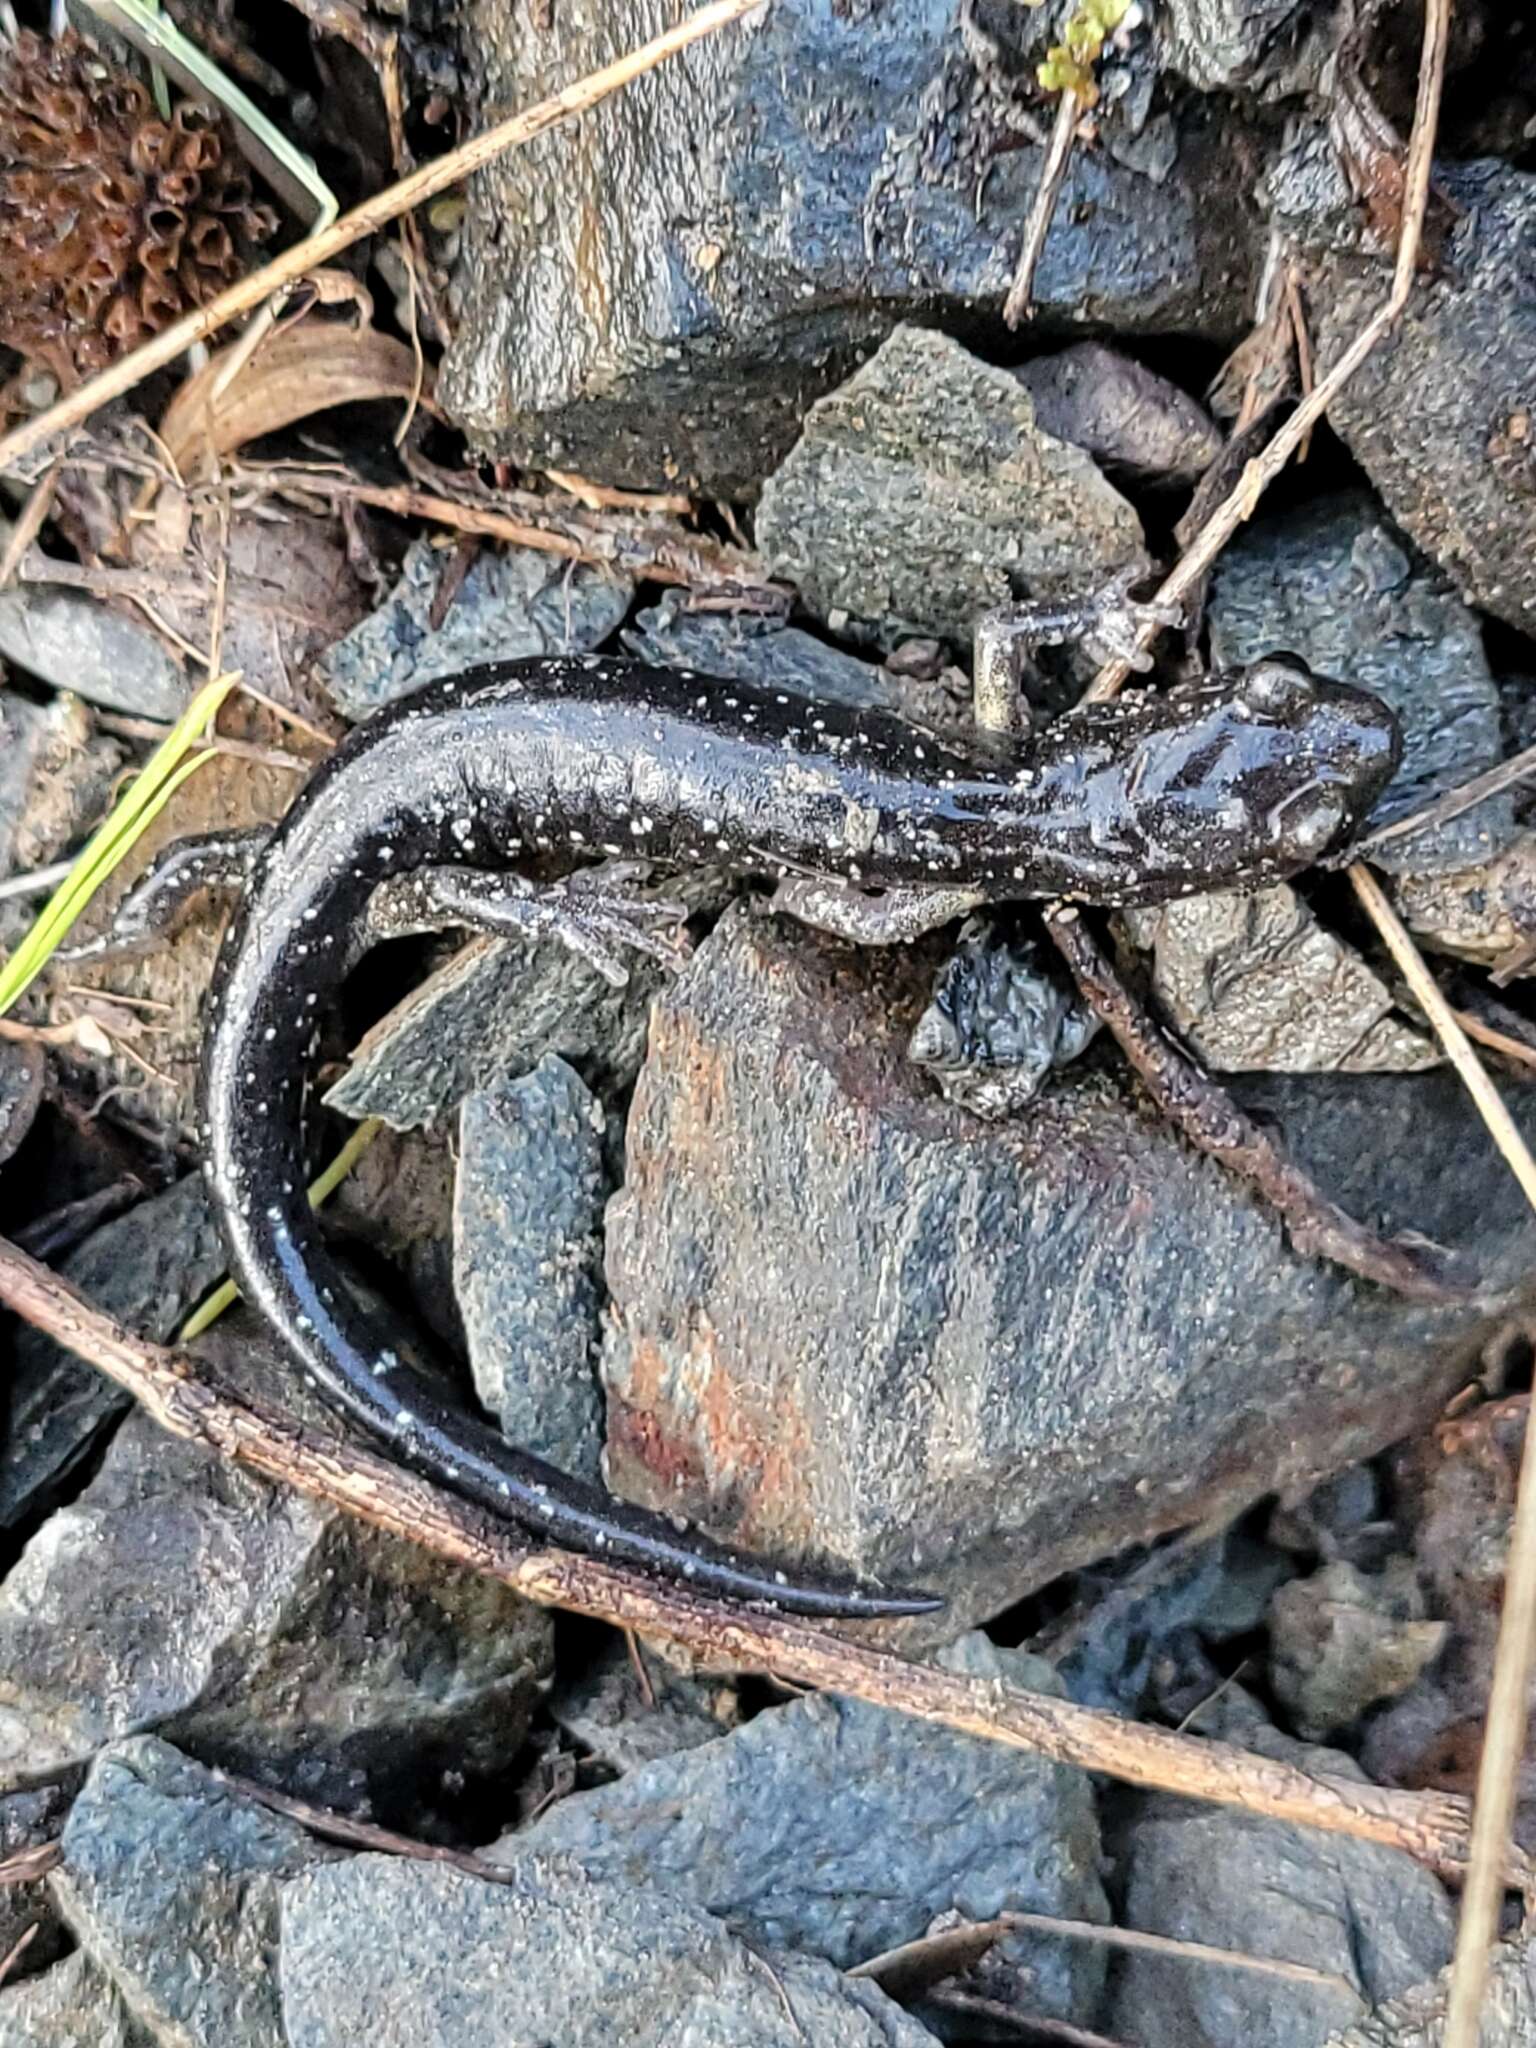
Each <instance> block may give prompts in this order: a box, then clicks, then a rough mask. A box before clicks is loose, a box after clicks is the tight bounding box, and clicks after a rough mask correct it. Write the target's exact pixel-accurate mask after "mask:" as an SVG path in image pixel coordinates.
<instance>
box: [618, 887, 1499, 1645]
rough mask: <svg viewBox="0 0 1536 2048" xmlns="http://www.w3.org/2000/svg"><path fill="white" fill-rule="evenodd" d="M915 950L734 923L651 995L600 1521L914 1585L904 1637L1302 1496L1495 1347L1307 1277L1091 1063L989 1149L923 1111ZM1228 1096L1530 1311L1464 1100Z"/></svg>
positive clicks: (1319, 1271)
mask: <svg viewBox="0 0 1536 2048" xmlns="http://www.w3.org/2000/svg"><path fill="white" fill-rule="evenodd" d="M937 957H938V953H937V949H936V948H935V949H934V950H933V951H927V950H925V949H922V948H911V949H904V957H901V958H889V957H881V956H880V955H878V954H877V953H874V952H866V953H862V954H861V953H857V952H855V951H853V950H852V949H849V948H845V947H841V946H838V945H837V944H835V943H833V942H830V941H823V940H818V939H817V938H815V937H814V936H812V935H810V934H808V933H806V932H804V931H802V930H799V929H797V928H792V927H790V926H788V925H787V924H784V923H781V922H779V921H776V920H772V919H768V918H761V917H759V918H755V919H753V918H748V917H745V916H743V915H740V914H733V915H732V916H730V917H728V918H727V919H726V920H724V921H723V923H722V924H721V926H720V927H719V928H717V930H716V932H715V934H714V935H713V936H712V937H711V939H709V940H708V941H707V942H706V943H705V944H704V945H703V946H702V947H701V948H700V950H699V952H698V954H697V955H696V957H695V959H694V961H693V962H692V964H691V965H690V966H689V968H688V969H687V970H686V971H685V972H684V973H683V974H682V975H681V976H680V977H679V978H678V979H677V980H676V981H675V982H674V983H673V984H672V985H671V986H670V988H668V989H667V990H666V991H665V992H664V993H663V995H662V996H661V997H660V999H659V1000H658V1002H657V1004H656V1007H655V1010H654V1012H653V1020H652V1033H651V1051H650V1057H649V1059H648V1060H647V1063H646V1066H645V1068H644V1070H643V1072H642V1074H641V1078H640V1081H639V1084H638V1086H637V1088H636V1092H635V1098H634V1105H633V1110H632V1114H631V1118H630V1124H629V1131H628V1171H627V1177H626V1182H625V1186H624V1188H623V1190H622V1192H621V1193H620V1194H619V1195H618V1197H617V1198H616V1199H615V1200H614V1202H613V1203H612V1204H610V1207H609V1211H608V1229H607V1270H608V1281H609V1289H610V1295H611V1299H612V1307H613V1326H612V1329H611V1331H610V1335H609V1341H608V1344H607V1347H606V1351H605V1363H604V1372H605V1378H606V1380H607V1384H608V1387H609V1394H610V1399H609V1408H608V1463H609V1473H610V1478H611V1479H612V1481H613V1482H614V1483H615V1484H616V1485H617V1486H618V1488H619V1489H620V1490H621V1491H622V1492H624V1493H626V1494H629V1495H631V1496H633V1497H635V1498H637V1499H642V1500H644V1501H646V1502H648V1503H649V1504H651V1505H653V1506H656V1507H660V1508H664V1509H668V1510H672V1511H677V1512H682V1513H684V1514H687V1515H689V1516H690V1517H695V1518H697V1519H699V1520H701V1521H704V1522H706V1523H707V1524H709V1525H710V1526H711V1527H712V1528H713V1529H714V1530H715V1531H716V1532H717V1533H719V1534H722V1535H726V1536H728V1537H730V1538H731V1539H732V1540H733V1541H736V1542H739V1543H741V1544H744V1545H745V1546H747V1547H750V1548H755V1549H758V1550H761V1551H765V1552H768V1553H770V1554H773V1555H776V1556H782V1557H786V1558H805V1557H817V1556H820V1557H823V1558H830V1559H833V1560H836V1561H838V1562H839V1563H841V1564H843V1565H846V1566H853V1567H856V1568H857V1569H859V1570H861V1571H865V1572H868V1573H871V1574H873V1575H875V1576H877V1577H881V1578H884V1579H886V1580H888V1581H890V1582H894V1583H901V1584H909V1585H931V1586H933V1587H934V1588H935V1589H936V1590H937V1591H940V1592H942V1593H944V1594H946V1595H947V1596H948V1597H949V1600H950V1603H951V1604H950V1606H949V1607H948V1609H947V1610H946V1611H945V1613H944V1614H943V1615H942V1616H940V1617H939V1618H938V1620H937V1622H936V1623H930V1624H927V1625H926V1629H927V1633H928V1636H929V1638H930V1639H932V1638H933V1637H934V1636H935V1635H936V1634H937V1633H939V1632H942V1633H945V1634H947V1635H955V1634H958V1633H959V1632H960V1631H961V1630H962V1629H964V1628H965V1627H967V1626H969V1625H970V1624H972V1623H973V1622H975V1621H977V1620H979V1619H982V1618H985V1617H986V1616H989V1615H991V1614H994V1613H996V1612H998V1611H999V1610H1000V1609H1002V1608H1004V1607H1006V1606H1008V1605H1009V1604H1010V1603H1011V1602H1013V1601H1015V1600H1017V1599H1019V1598H1021V1597H1022V1596H1023V1595H1025V1594H1026V1593H1028V1592H1029V1591H1031V1590H1032V1589H1033V1588H1036V1587H1038V1586H1040V1585H1042V1584H1044V1583H1046V1582H1047V1581H1049V1580H1050V1579H1052V1578H1055V1577H1056V1576H1057V1575H1058V1574H1059V1573H1061V1572H1063V1571H1066V1570H1069V1569H1071V1568H1073V1567H1076V1566H1079V1565H1082V1564H1085V1563H1087V1562H1090V1561H1092V1560H1094V1559H1097V1558H1101V1557H1103V1556H1105V1555H1107V1554H1109V1553H1110V1552H1113V1551H1115V1550H1117V1549H1120V1548H1123V1547H1124V1546H1126V1545H1129V1544H1132V1543H1137V1542H1143V1541H1146V1540H1148V1539H1150V1538H1151V1537H1153V1536H1155V1535H1158V1534H1160V1533H1162V1532H1165V1531H1167V1530H1170V1529H1174V1528H1178V1527H1182V1526H1186V1525H1190V1524H1193V1523H1195V1522H1197V1521H1200V1520H1202V1519H1204V1518H1205V1517H1207V1516H1228V1515H1231V1514H1233V1513H1235V1512H1236V1511H1237V1510H1238V1509H1239V1508H1241V1507H1242V1506H1244V1505H1246V1504H1247V1503H1248V1502H1251V1501H1253V1500H1255V1499H1257V1498H1259V1497H1261V1496H1262V1495H1264V1494H1267V1493H1271V1492H1274V1491H1276V1490H1279V1491H1281V1492H1285V1493H1295V1494H1297V1495H1300V1494H1303V1493H1306V1492H1308V1491H1310V1490H1311V1488H1312V1487H1313V1486H1314V1485H1315V1484H1316V1483H1317V1482H1318V1481H1319V1480H1320V1479H1322V1478H1323V1477H1325V1476H1326V1475H1328V1474H1329V1473H1332V1472H1334V1471H1337V1470H1339V1469H1340V1468H1342V1467H1343V1466H1345V1465H1348V1464H1351V1463H1353V1462H1355V1461H1356V1460H1358V1459H1360V1458H1363V1457H1365V1456H1367V1455H1369V1454H1371V1453H1372V1452H1374V1451H1376V1450H1378V1449H1380V1448H1381V1447H1382V1446H1383V1445H1385V1444H1388V1443H1390V1442H1393V1441H1395V1440H1396V1439H1398V1438H1401V1437H1403V1436H1405V1435H1407V1434H1408V1433H1409V1432H1411V1431H1412V1430H1413V1429H1414V1428H1415V1427H1416V1426H1418V1425H1419V1424H1421V1423H1423V1422H1426V1421H1427V1420H1428V1419H1429V1418H1430V1416H1432V1415H1433V1414H1434V1413H1435V1411H1436V1409H1437V1408H1438V1406H1439V1404H1440V1402H1441V1401H1442V1400H1443V1398H1444V1397H1445V1395H1446V1394H1447V1393H1448V1392H1449V1391H1450V1390H1451V1389H1452V1388H1453V1387H1454V1386H1456V1385H1457V1384H1459V1383H1460V1381H1461V1380H1462V1379H1463V1378H1464V1377H1465V1374H1466V1367H1465V1365H1464V1364H1463V1362H1462V1361H1463V1360H1464V1359H1465V1357H1466V1356H1467V1350H1468V1347H1469V1346H1471V1345H1473V1344H1475V1343H1476V1342H1477V1341H1478V1338H1479V1334H1480V1332H1481V1331H1482V1329H1483V1327H1484V1319H1483V1318H1482V1317H1481V1316H1480V1314H1479V1313H1478V1312H1476V1311H1475V1310H1469V1309H1455V1308H1430V1307H1426V1306H1424V1305H1421V1304H1411V1303H1407V1302H1404V1301H1402V1300H1401V1299H1399V1298H1397V1297H1396V1296H1394V1295H1391V1294H1389V1293H1387V1292H1386V1291H1385V1290H1382V1289H1379V1288H1376V1287H1373V1286H1371V1285H1368V1284H1366V1283H1363V1282H1360V1281H1356V1280H1354V1279H1352V1278H1351V1277H1349V1276H1348V1275H1346V1274H1344V1273H1342V1272H1341V1271H1339V1270H1338V1269H1337V1268H1335V1267H1333V1266H1331V1265H1326V1264H1323V1263H1320V1262H1314V1261H1311V1260H1308V1259H1304V1258H1301V1257H1298V1256H1297V1255H1296V1254H1295V1253H1294V1252H1292V1251H1291V1250H1290V1248H1289V1246H1288V1245H1287V1242H1286V1239H1285V1236H1284V1232H1283V1231H1282V1229H1281V1226H1280V1224H1279V1222H1278V1220H1277V1219H1276V1218H1275V1216H1274V1215H1273V1214H1272V1213H1271V1212H1270V1211H1269V1210H1268V1209H1267V1208H1266V1207H1265V1206H1264V1205H1262V1204H1261V1203H1260V1202H1259V1201H1258V1200H1257V1199H1256V1198H1255V1197H1254V1196H1252V1195H1251V1194H1250V1193H1249V1192H1248V1191H1247V1190H1246V1189H1245V1188H1244V1187H1242V1186H1241V1185H1239V1183H1238V1182H1237V1181H1236V1180H1234V1179H1233V1178H1232V1177H1231V1176H1230V1175H1229V1174H1228V1173H1226V1172H1225V1171H1224V1170H1223V1169H1222V1168H1221V1167H1220V1166H1218V1165H1217V1164H1216V1163H1214V1162H1213V1161H1211V1160H1210V1159H1207V1158H1204V1157H1201V1156H1197V1155H1195V1154H1194V1153H1192V1152H1191V1151H1190V1150H1189V1149H1188V1148H1186V1146H1185V1145H1184V1144H1183V1143H1182V1142H1181V1141H1180V1140H1179V1139H1177V1138H1176V1137H1175V1136H1174V1135H1173V1134H1172V1133H1171V1132H1170V1131H1169V1130H1168V1129H1167V1127H1166V1126H1165V1125H1164V1124H1163V1123H1162V1122H1161V1121H1160V1119H1159V1118H1158V1117H1157V1115H1156V1114H1155V1112H1154V1111H1153V1110H1152V1109H1151V1107H1150V1106H1149V1105H1147V1104H1146V1103H1145V1102H1144V1101H1142V1100H1141V1099H1140V1098H1139V1097H1138V1096H1136V1095H1135V1094H1134V1093H1133V1092H1132V1090H1131V1088H1130V1085H1129V1083H1128V1082H1127V1081H1126V1080H1125V1079H1124V1077H1123V1075H1122V1072H1121V1069H1120V1067H1119V1065H1118V1062H1116V1061H1115V1060H1113V1059H1112V1058H1110V1056H1109V1055H1107V1054H1098V1053H1090V1054H1089V1055H1088V1056H1087V1057H1086V1059H1085V1061H1084V1062H1083V1063H1082V1064H1081V1065H1080V1066H1079V1067H1077V1068H1074V1069H1073V1070H1072V1072H1071V1073H1070V1075H1068V1076H1063V1077H1059V1078H1058V1079H1057V1080H1056V1081H1055V1082H1054V1083H1053V1085H1052V1087H1051V1088H1050V1089H1048V1090H1047V1091H1046V1092H1045V1093H1044V1094H1043V1095H1042V1097H1041V1098H1040V1099H1039V1100H1038V1101H1037V1102H1036V1103H1035V1104H1034V1105H1032V1107H1031V1109H1030V1110H1029V1112H1028V1113H1027V1114H1026V1115H1024V1116H1022V1117H1021V1118H1020V1119H1019V1120H1018V1121H1017V1122H1016V1123H1013V1124H1005V1125H987V1124H983V1123H980V1122H978V1121H977V1120H976V1119H974V1118H972V1117H970V1116H968V1115H966V1114H965V1113H964V1112H963V1111H961V1110H958V1109H956V1108H954V1107H952V1106H951V1105H949V1104H947V1103H945V1102H943V1101H942V1100H941V1099H939V1098H938V1097H937V1096H936V1094H935V1092H934V1091H933V1090H932V1089H931V1087H930V1086H929V1084H927V1083H926V1082H925V1081H924V1079H923V1078H922V1077H921V1076H920V1075H919V1074H917V1073H916V1072H915V1071H914V1070H913V1068H912V1067H911V1066H910V1064H909V1062H908V1060H907V1058H906V1046H907V1043H908V1040H909V1038H910V1035H911V1031H912V1028H913V1025H914V1024H915V1022H916V1019H917V1016H918V1015H919V1014H920V1013H921V1010H922V1007H923V1006H924V1004H925V1003H926V1001H927V997H928V990H929V987H930V986H931V981H932V976H933V972H934V969H935V964H936V960H937ZM1243 1096H1244V1100H1245V1101H1246V1102H1247V1103H1248V1104H1249V1106H1250V1107H1253V1108H1256V1109H1258V1110H1259V1111H1260V1112H1262V1113H1266V1114H1269V1115H1272V1116H1275V1117H1277V1118H1278V1120H1279V1122H1280V1123H1281V1125H1282V1128H1283V1130H1284V1133H1285V1136H1286V1138H1287V1140H1288V1142H1289V1143H1290V1146H1291V1148H1292V1150H1293V1151H1294V1152H1295V1153H1296V1155H1297V1156H1298V1157H1299V1159H1300V1161H1301V1163H1302V1164H1303V1165H1304V1166H1305V1167H1306V1168H1307V1169H1308V1170H1309V1171H1310V1172H1312V1173H1313V1174H1314V1175H1315V1176H1316V1177H1317V1179H1318V1180H1319V1181H1320V1183H1321V1185H1322V1187H1323V1188H1324V1190H1325V1191H1326V1192H1327V1193H1328V1194H1329V1195H1330V1196H1332V1197H1333V1198H1334V1199H1335V1200H1337V1201H1339V1202H1341V1203H1342V1204H1343V1205H1344V1206H1345V1207H1346V1208H1348V1209H1349V1210H1350V1211H1351V1212H1352V1213H1354V1214H1356V1215H1364V1216H1368V1217H1370V1218H1372V1219H1373V1220H1376V1221H1378V1222H1380V1223H1383V1224H1384V1225H1385V1227H1387V1228H1388V1229H1400V1228H1407V1227H1412V1228H1414V1229H1417V1230H1419V1231H1422V1232H1424V1233H1425V1234H1427V1235H1429V1236H1431V1237H1435V1238H1437V1239H1439V1240H1440V1241H1442V1242H1445V1243H1448V1244H1451V1245H1457V1244H1463V1245H1468V1246H1472V1247H1475V1251H1476V1256H1477V1258H1478V1259H1479V1261H1480V1262H1481V1270H1482V1273H1483V1276H1484V1282H1485V1286H1486V1288H1487V1289H1488V1290H1489V1291H1490V1293H1496V1292H1497V1291H1498V1290H1500V1289H1503V1288H1509V1287H1513V1286H1516V1285H1518V1284H1520V1283H1521V1282H1522V1279H1523V1276H1524V1275H1525V1274H1526V1273H1527V1271H1528V1269H1529V1268H1530V1266H1531V1264H1532V1262H1533V1258H1536V1228H1533V1226H1532V1225H1531V1223H1530V1222H1529V1220H1528V1219H1527V1218H1525V1217H1524V1216H1523V1215H1522V1214H1521V1212H1520V1209H1519V1205H1518V1204H1513V1203H1511V1202H1510V1201H1509V1200H1508V1191H1507V1188H1506V1185H1505V1178H1504V1173H1503V1170H1502V1168H1501V1167H1500V1165H1499V1163H1498V1160H1497V1157H1496V1155H1495V1153H1494V1152H1493V1149H1492V1147H1491V1146H1490V1145H1489V1143H1488V1142H1487V1140H1486V1138H1485V1136H1484V1135H1483V1133H1482V1130H1481V1127H1480V1126H1479V1125H1478V1123H1477V1121H1476V1119H1475V1117H1474V1115H1473V1114H1472V1113H1471V1111H1470V1110H1469V1109H1468V1108H1467V1107H1466V1105H1465V1103H1464V1100H1463V1098H1462V1095H1461V1093H1460V1091H1459V1089H1458V1088H1457V1086H1456V1084H1455V1083H1454V1082H1452V1081H1449V1080H1447V1079H1445V1078H1444V1077H1443V1076H1440V1075H1423V1076H1414V1077H1411V1078H1408V1077H1402V1078H1399V1077H1386V1078H1379V1079H1371V1078H1369V1077H1361V1078H1358V1079H1351V1080H1349V1081H1347V1082H1346V1081H1338V1080H1331V1081H1330V1080H1322V1079H1316V1080H1313V1079H1306V1080H1289V1081H1288V1080H1285V1079H1282V1078H1280V1077H1266V1078H1265V1079H1264V1080H1263V1081H1262V1082H1252V1083H1246V1084H1244V1089H1243ZM1512 1099H1513V1102H1514V1105H1515V1112H1516V1115H1517V1116H1523V1117H1524V1118H1525V1120H1526V1122H1527V1123H1528V1124H1529V1123H1531V1122H1533V1121H1536V1110H1533V1108H1532V1106H1531V1094H1530V1091H1528V1090H1523V1089H1516V1090H1515V1092H1514V1095H1513V1098H1512Z"/></svg>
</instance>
